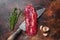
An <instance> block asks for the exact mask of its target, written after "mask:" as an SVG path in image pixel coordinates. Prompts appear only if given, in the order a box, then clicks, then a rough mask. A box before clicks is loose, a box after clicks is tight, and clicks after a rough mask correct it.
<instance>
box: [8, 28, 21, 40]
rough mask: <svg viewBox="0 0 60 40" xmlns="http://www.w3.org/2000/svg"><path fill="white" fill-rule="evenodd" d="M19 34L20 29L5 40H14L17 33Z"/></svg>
mask: <svg viewBox="0 0 60 40" xmlns="http://www.w3.org/2000/svg"><path fill="white" fill-rule="evenodd" d="M20 32H21V29H20V28H18V29H17V31H16V32H14V33H13V34H12V35H10V36H9V37H8V39H7V40H14V38H15V37H16V35H17V34H18V33H20Z"/></svg>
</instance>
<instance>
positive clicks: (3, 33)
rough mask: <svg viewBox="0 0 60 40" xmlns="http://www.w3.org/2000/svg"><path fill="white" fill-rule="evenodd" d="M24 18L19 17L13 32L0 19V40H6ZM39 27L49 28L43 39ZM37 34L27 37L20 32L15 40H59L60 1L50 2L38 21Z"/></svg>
mask: <svg viewBox="0 0 60 40" xmlns="http://www.w3.org/2000/svg"><path fill="white" fill-rule="evenodd" d="M23 20H24V17H23V16H21V17H19V19H18V22H17V24H16V26H15V29H14V31H10V29H9V27H7V26H8V23H6V21H5V20H4V19H2V18H1V17H0V40H6V39H7V38H8V37H9V36H10V35H11V34H12V33H13V32H15V31H16V29H17V28H18V26H19V24H20V23H22V22H23ZM40 25H44V26H48V27H49V28H50V32H49V35H48V36H47V37H44V36H43V35H42V31H40V29H39V27H40ZM37 27H38V32H37V34H36V35H35V36H33V37H31V36H27V35H26V34H25V32H21V34H18V36H17V37H16V38H15V40H60V0H56V1H52V2H51V3H50V4H49V6H48V7H47V8H46V11H45V12H44V13H43V15H42V16H41V17H40V18H39V19H38V26H37Z"/></svg>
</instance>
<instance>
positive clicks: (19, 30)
mask: <svg viewBox="0 0 60 40" xmlns="http://www.w3.org/2000/svg"><path fill="white" fill-rule="evenodd" d="M36 11H37V14H38V17H37V18H39V16H41V15H42V13H43V12H44V11H45V8H42V9H39V10H36ZM21 30H23V31H26V27H25V21H23V22H22V23H21V24H20V25H19V28H18V29H17V31H16V32H14V33H13V34H12V35H11V36H9V37H8V39H7V40H14V38H15V37H16V35H17V34H18V33H20V32H21Z"/></svg>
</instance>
